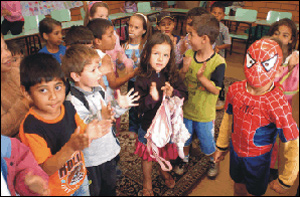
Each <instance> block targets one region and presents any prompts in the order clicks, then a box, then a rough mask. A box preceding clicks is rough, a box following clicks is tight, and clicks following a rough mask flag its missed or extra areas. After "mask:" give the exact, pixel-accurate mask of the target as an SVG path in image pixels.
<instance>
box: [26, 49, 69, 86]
mask: <svg viewBox="0 0 300 197" xmlns="http://www.w3.org/2000/svg"><path fill="white" fill-rule="evenodd" d="M55 78H56V79H61V80H62V81H63V82H65V80H64V74H63V72H62V70H61V67H60V64H59V63H58V61H57V60H56V59H55V58H54V57H53V56H52V55H50V54H46V53H37V54H33V55H28V56H26V57H25V58H24V59H23V60H22V61H21V64H20V81H21V85H23V86H24V87H25V90H26V91H27V92H30V87H32V86H34V85H36V84H38V83H41V82H43V81H45V82H49V81H52V80H53V79H55Z"/></svg>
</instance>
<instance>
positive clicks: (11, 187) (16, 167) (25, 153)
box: [1, 135, 49, 196]
mask: <svg viewBox="0 0 300 197" xmlns="http://www.w3.org/2000/svg"><path fill="white" fill-rule="evenodd" d="M2 176H3V180H2V179H1V196H4V195H3V193H2V192H3V188H2V186H3V185H4V184H6V185H7V189H8V193H7V195H5V196H10V195H12V196H17V195H21V196H33V195H43V196H47V195H49V189H48V179H49V177H48V175H47V174H46V173H45V172H44V171H43V170H42V168H41V167H40V166H39V165H38V164H37V162H36V161H35V159H34V157H33V155H32V153H31V151H30V149H29V148H28V147H27V146H25V145H24V144H23V143H21V142H20V141H19V140H17V139H16V138H9V137H6V136H3V135H1V177H2Z"/></svg>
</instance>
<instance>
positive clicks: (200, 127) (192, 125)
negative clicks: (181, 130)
mask: <svg viewBox="0 0 300 197" xmlns="http://www.w3.org/2000/svg"><path fill="white" fill-rule="evenodd" d="M183 122H184V124H185V127H186V128H187V130H188V131H189V133H190V134H191V137H190V138H189V139H188V140H187V141H186V142H185V144H184V146H189V145H191V143H192V137H193V134H194V132H196V134H197V137H198V139H199V141H200V148H201V151H202V152H203V153H204V154H205V155H211V154H213V153H214V152H215V151H216V142H215V138H214V133H215V128H214V125H215V122H214V121H210V122H196V121H193V120H189V119H186V118H183Z"/></svg>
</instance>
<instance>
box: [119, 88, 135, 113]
mask: <svg viewBox="0 0 300 197" xmlns="http://www.w3.org/2000/svg"><path fill="white" fill-rule="evenodd" d="M133 90H134V89H133V88H131V90H129V92H128V93H127V94H126V95H121V93H120V90H119V89H118V90H117V95H118V98H117V102H118V104H119V106H120V107H122V108H128V107H135V106H138V105H139V104H138V103H134V102H135V101H138V100H139V98H140V96H139V93H138V92H135V93H134V94H132V95H131V93H132V92H133Z"/></svg>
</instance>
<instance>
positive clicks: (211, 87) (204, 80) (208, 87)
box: [197, 62, 220, 95]
mask: <svg viewBox="0 0 300 197" xmlns="http://www.w3.org/2000/svg"><path fill="white" fill-rule="evenodd" d="M205 68H206V62H204V63H203V66H202V67H201V68H200V69H199V71H198V73H197V78H198V80H199V81H200V82H201V84H202V85H203V86H204V88H205V89H206V90H207V91H209V92H210V93H213V94H216V95H219V93H220V90H219V89H218V88H216V86H215V85H214V84H213V83H212V82H211V81H210V80H209V79H207V78H206V77H205V76H204V75H203V73H204V71H205Z"/></svg>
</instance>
